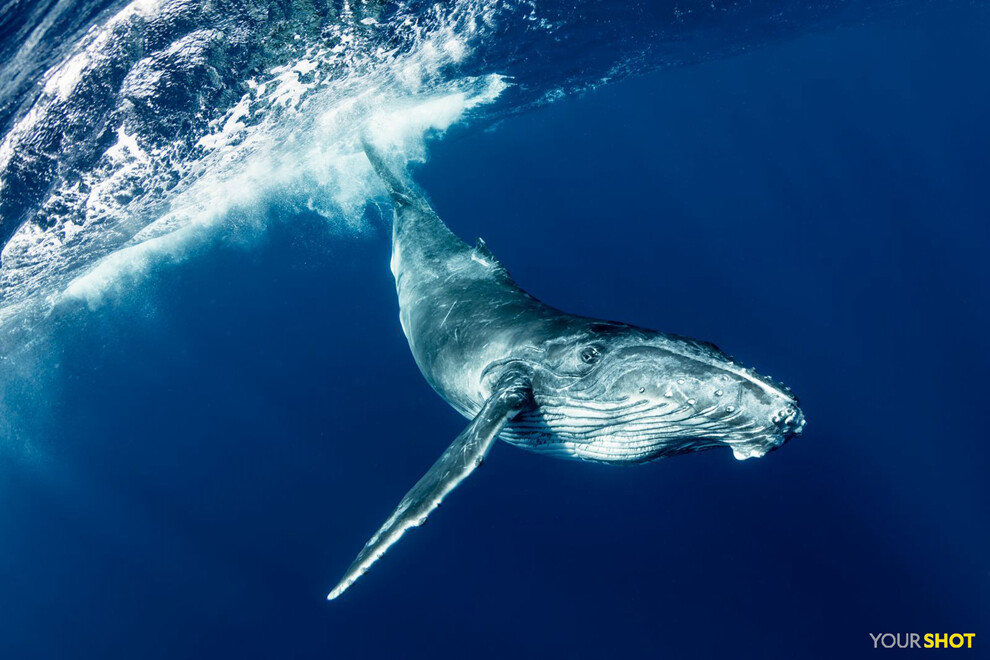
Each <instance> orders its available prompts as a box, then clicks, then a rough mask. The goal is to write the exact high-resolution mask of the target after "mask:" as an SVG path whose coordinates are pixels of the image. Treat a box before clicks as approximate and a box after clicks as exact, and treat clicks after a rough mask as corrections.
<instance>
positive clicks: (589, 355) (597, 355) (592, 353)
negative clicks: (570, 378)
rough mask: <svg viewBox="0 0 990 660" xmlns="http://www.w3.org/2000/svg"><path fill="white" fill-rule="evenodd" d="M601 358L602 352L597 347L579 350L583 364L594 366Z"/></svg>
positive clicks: (586, 347)
mask: <svg viewBox="0 0 990 660" xmlns="http://www.w3.org/2000/svg"><path fill="white" fill-rule="evenodd" d="M601 357H602V351H601V349H600V348H598V347H597V346H585V347H584V348H582V349H581V361H582V362H584V363H585V364H594V363H595V362H598V360H600V359H601Z"/></svg>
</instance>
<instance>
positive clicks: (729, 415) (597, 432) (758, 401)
mask: <svg viewBox="0 0 990 660" xmlns="http://www.w3.org/2000/svg"><path fill="white" fill-rule="evenodd" d="M566 335H567V336H566V337H561V338H560V339H559V340H555V341H550V342H548V344H547V350H546V351H545V354H544V356H543V358H542V360H541V361H540V368H537V369H536V370H535V372H534V376H533V378H534V395H535V400H536V401H537V403H538V404H541V405H542V406H543V407H544V409H545V410H544V414H543V417H544V419H546V420H548V422H547V424H548V425H549V426H550V427H554V423H555V421H556V420H566V419H570V421H569V422H566V423H565V422H563V421H561V422H560V423H559V424H557V427H556V428H557V429H558V431H557V435H559V436H561V438H560V439H561V440H562V441H564V442H568V441H569V442H571V444H572V445H573V446H574V448H575V449H574V451H575V453H576V454H578V457H580V458H589V459H592V460H600V461H604V462H641V461H645V460H652V459H656V458H662V457H664V456H670V455H674V454H679V453H685V452H689V451H697V450H701V449H708V448H712V447H717V446H727V447H729V448H730V449H732V452H733V455H734V456H735V457H736V458H737V459H739V460H744V459H747V458H754V457H760V456H763V455H765V454H766V453H768V452H770V451H773V450H775V449H777V448H779V447H781V446H782V445H783V444H784V443H786V442H787V441H788V440H790V439H791V438H793V437H796V436H799V435H801V433H802V431H803V430H804V426H805V419H804V414H803V412H802V411H801V407H800V404H799V402H798V399H797V397H796V396H795V395H794V394H793V393H792V392H791V391H790V390H789V389H788V388H787V387H786V386H784V385H782V384H780V383H777V382H776V381H774V380H772V379H770V378H768V377H765V376H761V375H759V374H757V373H756V372H755V371H753V370H752V369H748V368H745V367H743V366H742V365H740V364H738V363H737V362H735V361H734V360H733V359H732V358H730V357H729V356H727V355H726V354H725V353H723V352H722V351H721V350H720V349H719V348H718V347H716V346H714V345H713V344H708V343H705V342H700V341H696V340H693V339H688V338H686V337H679V336H675V335H665V334H661V333H658V332H653V331H650V330H644V329H641V328H636V327H634V326H629V325H625V324H620V323H604V322H589V323H588V324H587V325H585V326H584V327H580V328H576V329H574V330H572V331H571V332H568V333H566ZM569 434H570V435H569ZM570 436H573V437H570Z"/></svg>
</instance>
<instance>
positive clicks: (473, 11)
mask: <svg viewBox="0 0 990 660" xmlns="http://www.w3.org/2000/svg"><path fill="white" fill-rule="evenodd" d="M492 5H493V3H491V2H477V1H471V0H462V2H460V3H456V9H455V10H454V11H447V12H446V13H444V14H442V18H443V20H433V21H432V22H430V21H425V20H424V22H422V23H421V22H420V18H421V17H415V16H411V15H409V16H402V15H400V16H398V17H397V19H396V20H400V21H402V22H403V23H402V28H403V29H404V30H405V31H406V34H407V35H411V36H409V43H410V44H411V45H410V46H408V47H406V48H403V49H401V51H400V50H398V49H395V50H387V49H385V48H384V47H383V46H371V45H370V44H369V42H368V40H367V39H368V37H367V35H366V34H363V33H362V32H361V30H367V29H377V26H378V22H377V20H373V21H367V20H363V21H360V22H359V24H360V26H363V27H356V26H355V25H354V24H347V23H345V22H342V23H341V24H340V25H338V26H335V33H334V34H331V35H329V36H327V38H326V39H324V40H322V41H320V42H319V43H315V44H314V43H310V44H306V43H304V42H302V40H296V41H299V42H300V49H299V52H298V53H297V54H295V55H294V57H292V58H291V59H290V60H289V61H288V62H285V63H283V64H280V65H278V66H273V67H271V68H270V69H268V70H267V71H264V72H263V73H261V74H258V75H255V76H254V77H253V78H251V79H249V80H245V81H243V86H244V89H245V90H246V91H245V92H244V93H243V95H242V96H241V98H240V99H239V100H237V101H235V102H234V103H232V104H231V105H230V107H229V109H228V110H227V111H226V112H225V113H223V115H222V116H218V117H215V118H214V119H212V120H211V121H209V122H208V124H206V125H205V127H204V128H205V130H203V131H202V132H201V134H199V135H198V136H194V137H195V139H194V140H193V141H192V142H189V141H188V136H183V137H184V138H185V139H186V141H183V140H180V139H177V140H176V142H175V143H174V144H170V143H167V142H166V143H162V141H161V140H157V141H156V140H155V139H151V138H150V137H149V136H147V135H144V134H142V132H141V131H140V130H137V129H135V128H134V127H133V126H130V125H128V124H127V123H126V122H125V123H121V124H119V125H118V126H117V128H116V140H115V141H114V142H112V143H111V144H110V145H109V147H107V148H106V150H105V152H104V153H103V155H102V157H101V158H99V160H98V162H97V165H96V166H95V167H93V168H91V169H90V170H88V171H83V172H81V173H80V176H79V177H75V178H73V179H72V180H71V181H62V182H60V183H57V184H56V187H55V188H54V189H53V191H52V192H51V193H50V194H49V197H48V199H47V202H46V205H47V206H46V209H47V210H48V212H47V215H46V223H45V224H44V225H39V224H36V223H34V222H28V223H26V224H24V225H23V226H22V227H21V228H20V229H19V230H18V232H17V233H16V234H15V235H14V236H13V237H12V238H11V240H10V241H9V242H8V244H7V246H6V247H5V249H4V252H3V256H2V258H3V263H2V268H0V287H2V289H0V292H2V302H0V327H2V325H3V324H4V323H5V322H8V321H9V320H10V319H12V318H15V317H22V316H23V313H24V312H25V311H26V310H27V311H29V312H31V311H33V313H36V314H37V313H39V312H40V313H45V311H46V310H50V309H51V308H52V307H53V306H57V305H58V304H60V303H64V302H68V301H72V300H77V301H83V302H85V304H87V305H89V306H90V307H94V306H98V305H101V304H105V303H106V302H107V301H109V300H113V299H114V298H115V296H119V295H125V294H126V293H127V292H128V291H130V290H131V287H132V284H133V283H134V282H135V281H138V280H140V279H141V278H142V277H144V275H145V274H147V273H148V272H149V271H151V270H152V269H154V268H155V267H156V266H157V265H159V264H163V263H167V262H175V261H181V260H182V259H184V258H186V255H187V254H188V253H189V251H190V250H193V249H195V248H196V246H199V245H202V244H203V243H204V242H205V241H210V240H212V237H215V236H217V235H218V234H219V233H224V234H226V233H228V232H231V231H234V232H236V231H253V230H255V229H256V228H257V226H258V224H259V223H260V222H261V219H260V216H261V215H262V213H261V211H260V208H261V206H263V204H264V203H266V201H270V200H272V199H277V200H278V201H279V203H280V204H288V205H290V206H294V207H296V208H297V209H307V210H309V211H313V212H316V213H319V214H321V215H322V216H324V217H325V218H327V220H328V221H330V222H332V223H333V225H334V226H335V227H338V228H339V230H340V231H342V232H360V231H362V230H363V229H364V226H363V223H364V220H363V217H364V209H365V206H366V205H367V203H368V201H369V200H370V199H371V198H373V197H374V196H375V195H378V194H380V193H381V189H380V187H379V184H378V182H377V179H376V177H375V176H374V175H373V173H372V171H371V168H370V166H369V165H368V163H367V161H366V159H365V158H364V156H363V154H362V153H361V151H360V146H359V145H360V137H361V134H362V132H365V131H371V132H372V133H373V134H374V137H375V139H376V141H378V142H381V143H383V144H387V145H390V148H391V149H393V150H395V151H399V152H401V155H402V156H403V157H404V158H405V159H406V160H409V161H422V160H423V159H424V158H425V157H426V141H427V139H428V137H429V136H430V135H431V134H433V133H436V132H439V131H444V130H446V129H447V128H449V127H450V126H451V125H453V124H454V123H456V122H458V121H462V120H464V119H465V117H467V116H468V115H469V114H470V112H471V110H472V109H475V108H477V107H479V106H482V105H484V104H488V103H491V102H492V101H494V100H495V99H496V98H497V97H498V96H499V94H500V93H501V92H502V91H503V90H504V89H505V87H506V85H507V83H506V82H505V80H504V79H503V78H502V77H500V76H498V75H489V76H484V77H480V78H470V77H457V76H449V75H444V73H443V72H444V71H445V69H446V68H447V67H449V66H451V65H453V64H456V63H457V62H459V61H461V60H463V59H464V58H465V57H466V56H467V55H468V54H469V53H470V50H471V48H472V47H473V45H472V38H473V36H474V35H476V33H477V32H478V30H479V27H478V26H479V24H480V23H483V22H484V17H485V14H486V12H491V11H493V8H492ZM182 11H185V7H184V3H183V2H177V1H172V2H169V1H167V0H166V1H164V2H153V1H150V0H141V1H140V2H134V3H132V4H131V5H129V6H128V7H126V8H125V9H124V10H122V11H121V12H119V13H118V14H117V15H116V16H114V17H112V18H111V19H110V20H109V21H108V23H107V24H106V25H104V26H103V27H102V28H98V29H94V30H93V31H91V33H90V34H89V35H87V37H86V39H85V40H84V43H83V44H81V45H80V47H79V48H78V49H77V50H76V52H75V53H74V55H72V56H71V57H70V58H68V59H67V60H66V61H65V62H64V63H63V64H62V65H61V66H59V67H56V68H55V69H53V70H52V71H51V72H49V74H48V75H47V76H46V81H45V90H46V91H45V92H44V93H43V95H42V97H41V98H40V99H39V102H38V103H37V104H36V106H35V107H34V108H32V110H31V111H29V112H28V113H27V114H26V115H25V116H24V117H23V118H22V119H21V121H20V122H19V124H18V125H17V126H16V127H15V128H14V129H13V130H12V131H11V133H10V134H8V136H7V138H6V139H5V140H4V142H3V144H0V160H4V162H6V161H9V159H10V158H11V157H12V156H13V154H14V153H15V151H17V145H18V143H19V142H18V141H19V140H20V139H23V138H24V136H25V135H29V134H30V132H31V131H32V130H35V127H36V125H38V124H39V122H40V121H42V120H43V119H46V117H47V115H46V113H50V112H52V111H53V108H55V107H56V105H55V104H57V102H58V101H59V100H60V99H61V100H64V99H66V98H70V97H71V96H72V94H73V92H74V90H75V88H76V86H77V85H78V84H79V82H80V80H83V79H85V77H86V76H87V75H88V74H90V73H91V72H92V71H93V70H94V68H95V67H98V66H100V62H101V60H102V59H104V58H105V53H104V50H103V47H104V46H106V45H107V44H109V43H110V41H111V39H112V35H113V30H114V29H116V28H117V26H119V25H121V24H122V23H123V22H125V21H127V20H130V19H131V17H133V16H136V15H140V16H141V17H142V18H143V19H148V20H151V18H153V17H154V16H160V15H164V14H169V15H171V14H178V13H181V12H182ZM438 15H440V14H438ZM431 18H436V17H431ZM479 22H480V23H479ZM392 29H395V26H392ZM222 38H223V35H222V34H219V33H217V32H215V31H211V30H193V31H192V32H190V33H188V34H186V35H184V36H182V37H181V38H178V39H177V40H176V41H175V42H173V43H171V44H168V45H166V46H165V47H164V48H163V49H162V50H161V51H159V52H157V53H149V54H147V55H146V56H145V57H144V58H143V59H140V60H139V61H137V62H136V63H135V64H134V65H133V66H132V67H131V69H130V71H129V72H128V73H127V75H126V77H125V78H124V80H123V83H122V91H121V94H122V98H124V97H126V98H125V100H124V101H122V103H125V104H126V103H130V102H131V101H129V100H127V99H134V100H135V101H134V102H139V103H149V104H150V103H153V102H155V100H156V96H155V95H156V94H158V93H160V92H159V89H160V88H161V86H162V76H165V75H168V74H169V72H170V70H169V69H168V68H167V67H173V68H174V67H175V66H176V62H180V63H181V66H184V67H187V68H189V69H193V68H194V67H195V66H198V65H199V64H201V63H202V62H204V61H206V58H207V53H208V52H209V49H210V48H211V47H212V46H211V44H213V43H215V41H216V40H217V39H222ZM289 47H290V48H291V47H292V44H290V46H289ZM163 63H164V64H163ZM186 145H190V146H191V147H192V149H190V148H189V147H188V146H186ZM5 159H6V160H5ZM2 164H4V163H0V165H2ZM2 185H3V183H2V180H0V186H2ZM63 207H65V208H67V209H69V211H62V210H60V209H62V208H63Z"/></svg>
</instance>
